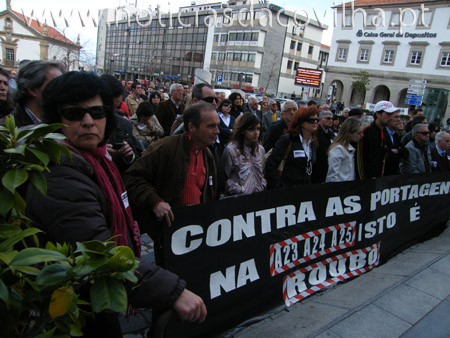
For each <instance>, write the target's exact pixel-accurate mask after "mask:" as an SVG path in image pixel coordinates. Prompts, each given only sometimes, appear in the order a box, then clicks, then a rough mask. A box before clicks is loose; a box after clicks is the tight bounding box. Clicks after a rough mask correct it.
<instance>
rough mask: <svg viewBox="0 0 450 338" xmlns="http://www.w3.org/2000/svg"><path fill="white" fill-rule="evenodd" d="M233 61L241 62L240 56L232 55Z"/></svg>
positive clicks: (237, 54) (238, 54)
mask: <svg viewBox="0 0 450 338" xmlns="http://www.w3.org/2000/svg"><path fill="white" fill-rule="evenodd" d="M233 61H241V54H240V53H233Z"/></svg>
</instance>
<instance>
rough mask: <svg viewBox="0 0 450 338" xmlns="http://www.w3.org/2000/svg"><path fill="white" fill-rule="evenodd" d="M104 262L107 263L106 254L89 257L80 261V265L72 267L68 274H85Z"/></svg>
mask: <svg viewBox="0 0 450 338" xmlns="http://www.w3.org/2000/svg"><path fill="white" fill-rule="evenodd" d="M106 263H108V257H106V256H97V257H94V258H89V259H87V260H85V261H84V262H82V263H81V264H80V265H77V266H75V267H73V268H72V269H71V271H70V275H71V276H73V277H82V276H86V275H89V274H90V273H92V272H94V271H95V270H98V269H99V268H101V267H102V266H104V265H106Z"/></svg>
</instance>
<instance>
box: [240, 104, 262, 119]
mask: <svg viewBox="0 0 450 338" xmlns="http://www.w3.org/2000/svg"><path fill="white" fill-rule="evenodd" d="M245 113H250V114H253V112H252V111H251V110H250V108H249V107H248V108H247V109H245V110H244V114H245ZM256 117H257V118H258V120H259V121H260V122H262V112H261V110H259V109H256Z"/></svg>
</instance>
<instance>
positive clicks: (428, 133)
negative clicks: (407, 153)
mask: <svg viewBox="0 0 450 338" xmlns="http://www.w3.org/2000/svg"><path fill="white" fill-rule="evenodd" d="M417 134H420V135H424V136H427V135H430V132H429V131H419V132H418V133H417Z"/></svg>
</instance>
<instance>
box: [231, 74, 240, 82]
mask: <svg viewBox="0 0 450 338" xmlns="http://www.w3.org/2000/svg"><path fill="white" fill-rule="evenodd" d="M231 81H239V76H238V73H231Z"/></svg>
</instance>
